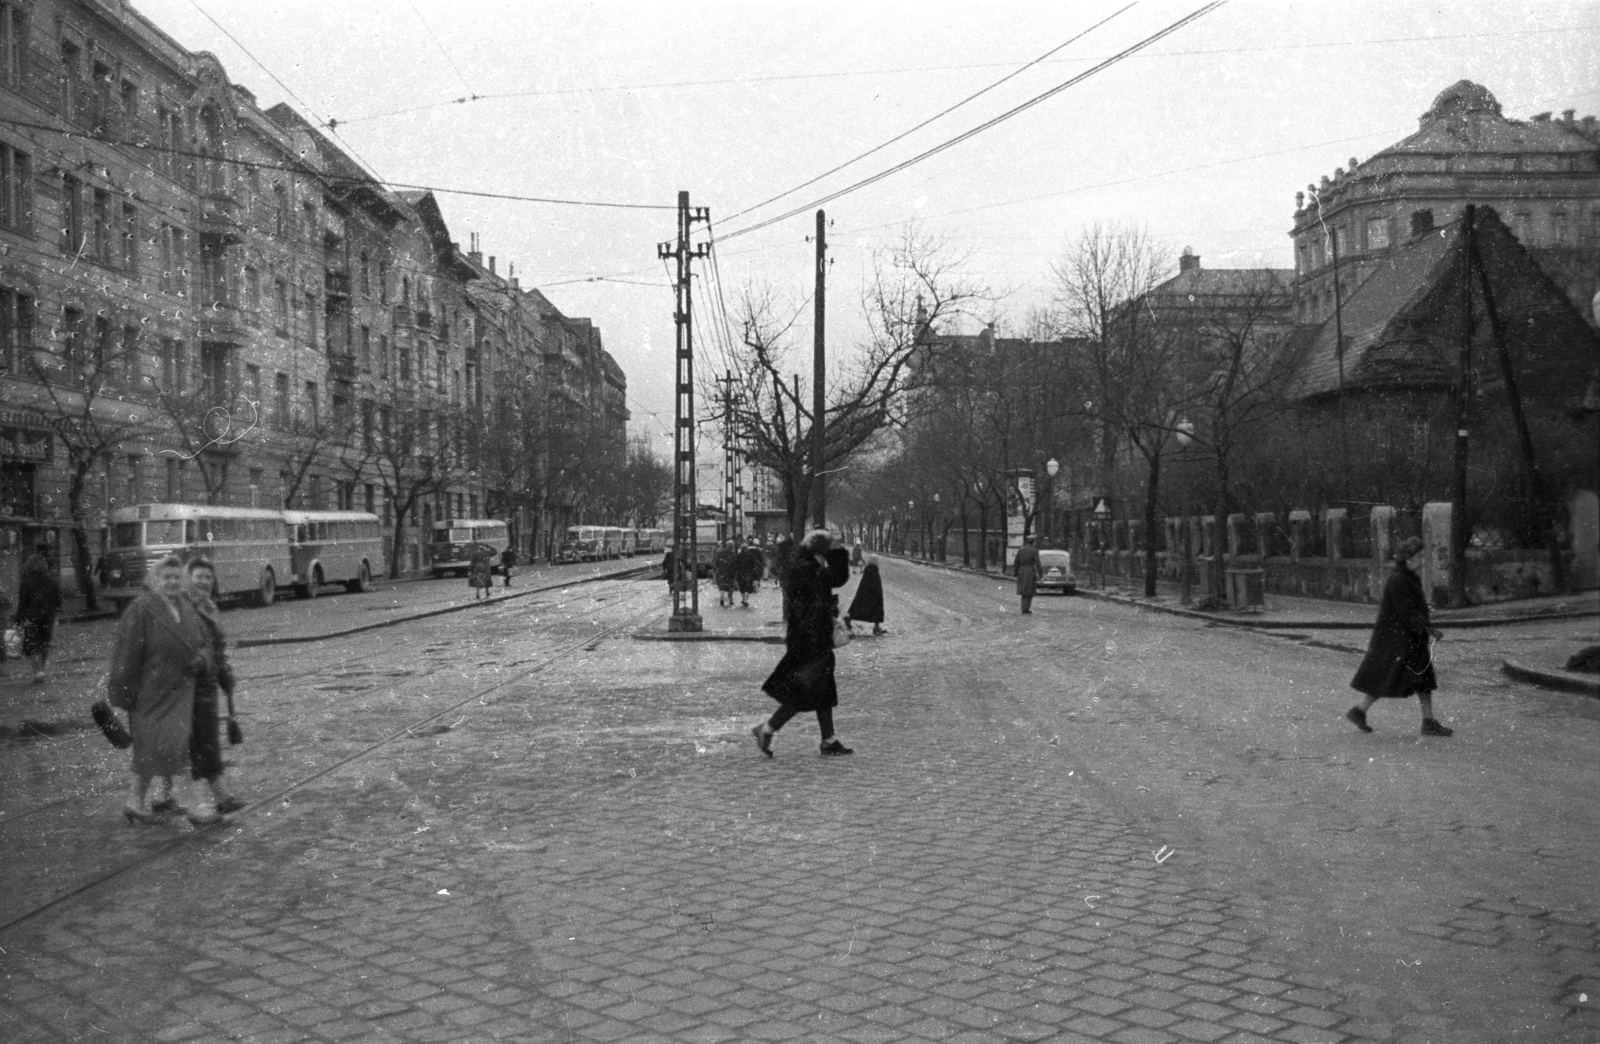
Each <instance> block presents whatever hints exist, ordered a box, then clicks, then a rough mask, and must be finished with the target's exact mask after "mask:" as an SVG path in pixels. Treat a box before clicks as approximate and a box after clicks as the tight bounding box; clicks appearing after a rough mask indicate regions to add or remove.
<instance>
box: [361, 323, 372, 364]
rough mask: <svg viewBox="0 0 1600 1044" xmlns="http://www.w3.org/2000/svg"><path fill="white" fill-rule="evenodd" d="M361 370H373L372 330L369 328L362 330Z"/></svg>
mask: <svg viewBox="0 0 1600 1044" xmlns="http://www.w3.org/2000/svg"><path fill="white" fill-rule="evenodd" d="M361 368H362V369H363V370H368V371H370V370H371V369H372V329H371V328H370V327H367V326H363V327H362V328H361Z"/></svg>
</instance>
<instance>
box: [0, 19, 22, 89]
mask: <svg viewBox="0 0 1600 1044" xmlns="http://www.w3.org/2000/svg"><path fill="white" fill-rule="evenodd" d="M27 55H28V17H27V13H26V12H24V11H23V10H22V9H21V7H19V6H18V5H17V4H0V83H5V84H6V85H8V86H11V87H15V86H17V85H18V84H20V83H21V82H22V70H23V62H24V61H25V60H26V58H27Z"/></svg>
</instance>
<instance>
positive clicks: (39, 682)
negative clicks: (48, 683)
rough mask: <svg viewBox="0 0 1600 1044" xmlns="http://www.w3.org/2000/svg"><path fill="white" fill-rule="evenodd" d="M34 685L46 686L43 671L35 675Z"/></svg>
mask: <svg viewBox="0 0 1600 1044" xmlns="http://www.w3.org/2000/svg"><path fill="white" fill-rule="evenodd" d="M33 684H35V685H43V684H44V672H43V671H40V672H38V673H37V674H35V675H34V676H33Z"/></svg>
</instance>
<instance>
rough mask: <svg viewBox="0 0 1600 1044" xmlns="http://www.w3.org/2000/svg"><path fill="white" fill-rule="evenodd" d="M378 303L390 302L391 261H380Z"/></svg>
mask: <svg viewBox="0 0 1600 1044" xmlns="http://www.w3.org/2000/svg"><path fill="white" fill-rule="evenodd" d="M378 303H380V304H388V303H389V262H387V261H379V262H378Z"/></svg>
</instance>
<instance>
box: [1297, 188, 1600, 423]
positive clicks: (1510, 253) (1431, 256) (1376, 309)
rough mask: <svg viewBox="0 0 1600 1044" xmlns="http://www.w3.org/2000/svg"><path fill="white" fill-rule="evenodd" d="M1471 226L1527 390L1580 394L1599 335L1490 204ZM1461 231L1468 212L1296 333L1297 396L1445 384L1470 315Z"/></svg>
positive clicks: (1486, 342)
mask: <svg viewBox="0 0 1600 1044" xmlns="http://www.w3.org/2000/svg"><path fill="white" fill-rule="evenodd" d="M1474 224H1475V236H1476V239H1477V244H1478V251H1479V255H1480V256H1481V257H1482V258H1483V262H1484V266H1485V268H1486V269H1487V270H1488V273H1489V282H1490V286H1491V287H1493V289H1494V295H1495V304H1496V307H1497V309H1498V312H1499V317H1500V321H1501V325H1502V328H1503V329H1504V331H1505V333H1506V337H1507V340H1508V343H1509V345H1510V350H1511V354H1512V357H1513V359H1514V360H1515V362H1516V366H1517V368H1518V370H1519V373H1520V374H1522V375H1523V376H1519V383H1525V384H1526V385H1527V387H1526V388H1524V389H1523V390H1524V392H1525V393H1532V394H1536V395H1546V396H1550V397H1555V398H1559V397H1560V396H1562V395H1563V394H1565V393H1566V392H1568V391H1570V392H1572V394H1574V395H1576V396H1578V397H1581V396H1582V394H1583V390H1584V388H1585V387H1587V386H1588V384H1589V383H1590V382H1591V381H1592V380H1593V379H1594V374H1595V371H1596V368H1597V366H1600V339H1597V338H1596V336H1595V333H1594V331H1593V330H1592V329H1591V328H1590V327H1589V326H1588V325H1587V324H1586V323H1585V322H1584V319H1583V316H1582V315H1580V314H1579V313H1578V312H1577V310H1576V309H1575V308H1574V307H1573V305H1572V303H1571V301H1570V300H1568V298H1567V296H1566V295H1565V294H1564V293H1562V291H1561V289H1560V288H1559V287H1557V286H1556V285H1555V284H1554V283H1553V282H1551V280H1550V279H1549V277H1548V276H1546V275H1545V274H1544V271H1543V270H1542V269H1541V268H1540V267H1539V265H1538V264H1537V262H1535V261H1534V260H1533V258H1532V256H1531V255H1530V254H1529V253H1528V251H1527V250H1526V248H1524V247H1523V246H1522V244H1521V243H1519V242H1518V241H1517V239H1516V237H1515V236H1514V235H1513V234H1512V232H1511V230H1510V229H1509V228H1507V227H1506V226H1505V224H1504V223H1503V222H1502V221H1501V220H1500V218H1499V216H1498V215H1497V214H1496V213H1495V212H1494V210H1493V209H1492V208H1489V207H1482V208H1478V209H1477V211H1476V215H1475V218H1474ZM1465 238H1466V235H1465V220H1462V221H1456V222H1453V223H1451V224H1449V225H1445V226H1442V227H1439V228H1435V229H1433V230H1431V231H1430V232H1428V233H1427V234H1426V235H1423V236H1421V237H1419V238H1418V239H1417V240H1415V241H1414V242H1412V243H1411V244H1410V245H1408V246H1407V247H1405V248H1404V249H1401V250H1397V251H1395V252H1394V253H1392V254H1389V255H1388V256H1386V257H1385V258H1384V259H1383V260H1382V262H1381V264H1380V265H1379V266H1378V267H1377V269H1376V271H1374V272H1373V273H1372V274H1371V276H1369V277H1368V278H1367V280H1366V281H1365V282H1364V283H1362V284H1361V286H1360V287H1359V288H1357V289H1356V290H1355V291H1354V292H1353V293H1352V294H1351V295H1350V296H1349V297H1348V298H1346V299H1345V301H1344V302H1343V304H1342V307H1341V308H1340V311H1339V316H1338V320H1337V321H1335V320H1334V319H1329V320H1327V321H1325V322H1323V323H1321V324H1320V325H1317V326H1311V327H1303V328H1302V331H1301V332H1300V333H1299V334H1298V335H1297V336H1299V337H1302V338H1305V339H1306V340H1308V341H1309V347H1308V348H1307V351H1306V355H1305V360H1304V362H1303V363H1302V365H1301V370H1300V373H1299V375H1298V379H1297V382H1296V389H1297V390H1296V397H1297V398H1301V399H1318V398H1322V397H1326V396H1330V395H1334V394H1338V393H1340V392H1341V391H1344V392H1354V391H1375V390H1396V389H1401V388H1427V387H1433V388H1440V387H1444V386H1447V385H1449V384H1450V383H1451V382H1452V381H1453V380H1454V379H1455V370H1456V367H1457V358H1458V351H1459V345H1460V342H1461V335H1462V320H1463V317H1464V315H1465V304H1464V295H1463V293H1462V282H1461V280H1462V278H1463V276H1464V275H1465V273H1466V266H1465V257H1466V253H1465ZM1472 292H1473V302H1474V303H1473V309H1474V312H1473V319H1474V350H1475V351H1480V350H1481V351H1482V352H1484V353H1485V354H1482V355H1480V356H1479V358H1480V359H1483V360H1488V359H1491V358H1492V355H1490V354H1488V353H1489V352H1491V351H1492V350H1493V345H1492V341H1491V340H1490V335H1489V331H1488V330H1487V324H1486V323H1485V321H1484V317H1485V307H1484V303H1483V301H1482V291H1481V287H1480V286H1479V285H1478V283H1477V282H1476V280H1474V282H1473V285H1472ZM1341 332H1342V334H1343V340H1344V343H1343V346H1342V347H1343V351H1342V352H1341V351H1340V347H1341V346H1340V344H1339V334H1340V333H1341ZM1480 344H1481V349H1480V347H1479V345H1480ZM1480 369H1481V373H1482V377H1481V379H1482V380H1483V383H1485V384H1492V383H1495V382H1497V381H1498V377H1497V376H1496V370H1495V367H1494V366H1493V364H1492V363H1486V364H1484V365H1483V366H1482V367H1481V368H1480Z"/></svg>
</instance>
